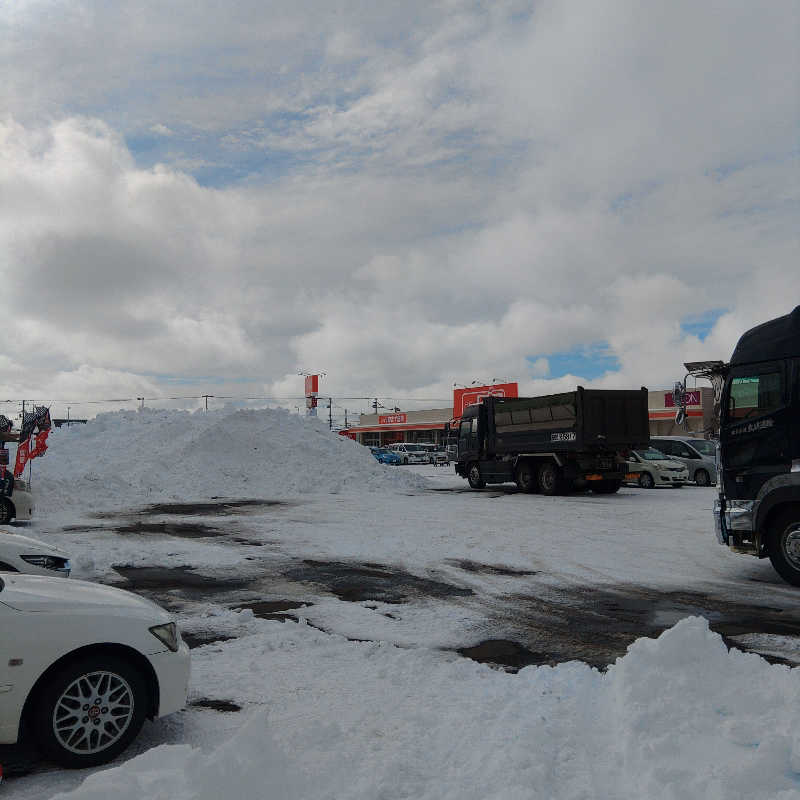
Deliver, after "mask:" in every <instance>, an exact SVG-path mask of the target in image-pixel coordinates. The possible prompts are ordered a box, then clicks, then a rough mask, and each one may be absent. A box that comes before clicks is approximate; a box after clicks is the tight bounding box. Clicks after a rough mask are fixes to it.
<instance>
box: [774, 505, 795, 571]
mask: <svg viewBox="0 0 800 800" xmlns="http://www.w3.org/2000/svg"><path fill="white" fill-rule="evenodd" d="M767 550H768V552H769V560H770V561H771V562H772V566H773V567H775V571H776V572H777V573H778V574H779V575H780V576H781V578H783V579H784V580H785V581H786V582H787V583H790V584H792V586H800V505H793V506H789V507H788V508H787V509H785V510H784V511H781V512H780V513H779V514H778V515H777V517H775V519H774V520H773V521H772V522H771V523H770V526H769V541H768V542H767Z"/></svg>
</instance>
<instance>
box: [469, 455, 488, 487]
mask: <svg viewBox="0 0 800 800" xmlns="http://www.w3.org/2000/svg"><path fill="white" fill-rule="evenodd" d="M467 480H468V481H469V485H470V486H471V487H472V488H473V489H483V487H484V486H486V481H485V480H484V479H483V478H481V468H480V467H479V466H478V464H477V463H476V462H475V461H473V462H472V463H471V464H470V465H469V467H468V468H467Z"/></svg>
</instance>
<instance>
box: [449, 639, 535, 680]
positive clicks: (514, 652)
mask: <svg viewBox="0 0 800 800" xmlns="http://www.w3.org/2000/svg"><path fill="white" fill-rule="evenodd" d="M456 652H457V653H458V654H459V655H462V656H464V657H465V658H470V659H472V660H473V661H477V662H479V663H481V664H491V665H493V666H499V667H503V668H505V669H506V670H508V671H509V672H517V671H518V670H520V669H522V668H523V667H528V666H531V665H532V664H546V663H548V657H547V655H546V654H544V653H534V652H532V651H531V650H528V648H527V647H523V646H522V645H521V644H519V643H518V642H512V641H511V640H510V639H487V640H486V641H483V642H479V643H478V644H476V645H474V646H473V647H462V648H460V649H459V650H456Z"/></svg>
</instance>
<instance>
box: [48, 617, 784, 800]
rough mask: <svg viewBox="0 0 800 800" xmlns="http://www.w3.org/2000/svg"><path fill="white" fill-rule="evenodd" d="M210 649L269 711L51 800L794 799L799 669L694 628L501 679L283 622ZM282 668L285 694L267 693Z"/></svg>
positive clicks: (440, 658) (427, 655) (459, 663)
mask: <svg viewBox="0 0 800 800" xmlns="http://www.w3.org/2000/svg"><path fill="white" fill-rule="evenodd" d="M209 649H211V648H209ZM213 649H214V650H215V651H216V652H215V653H214V659H213V662H210V664H212V663H213V665H214V669H216V670H220V669H221V668H222V667H223V666H225V665H227V666H233V665H234V664H235V665H238V670H239V673H240V674H239V678H237V683H241V682H243V683H245V684H249V683H251V682H253V683H255V682H258V681H260V682H261V689H262V694H263V695H264V698H265V700H267V701H268V700H269V699H270V698H272V702H271V703H270V702H266V705H267V708H268V711H266V712H265V711H260V712H255V713H253V716H252V717H251V718H250V719H249V720H248V721H247V722H246V723H245V724H244V725H243V726H242V728H241V729H240V730H239V731H238V733H236V734H234V736H233V737H232V738H231V739H230V740H228V741H227V742H226V743H224V744H222V745H221V746H219V747H218V748H217V749H216V750H214V751H213V752H211V753H210V754H207V755H206V754H203V753H201V751H199V750H198V749H195V748H191V747H188V746H183V745H181V746H160V747H156V748H154V749H152V750H150V751H149V752H147V753H145V754H143V755H141V756H139V757H137V758H134V759H132V760H130V761H129V762H127V763H125V764H123V765H121V766H119V767H116V768H114V769H110V770H107V771H105V772H101V773H97V774H95V775H92V776H91V777H89V778H87V780H86V781H85V782H84V784H83V785H82V786H81V787H79V788H78V789H76V790H75V791H73V792H71V793H69V794H62V795H58V797H59V798H61V799H62V800H67V798H69V800H105V799H106V798H108V797H112V796H113V797H115V798H116V800H140V798H142V797H147V798H149V799H150V800H158V799H159V798H164V800H166V798H170V799H171V800H190V799H191V800H218V798H220V797H230V798H237V799H238V798H242V800H244V799H245V798H246V799H248V800H250V799H251V798H252V800H256V799H257V798H258V799H261V798H263V800H323V798H326V799H327V800H333V798H337V800H344V799H345V798H348V799H352V800H375V798H381V797H386V798H389V797H409V798H411V797H413V798H415V800H451V799H452V800H522V798H540V797H541V798H555V799H556V800H578V798H581V799H582V800H589V799H590V798H619V799H620V800H622V799H623V798H631V799H632V800H633V799H634V798H635V799H636V800H640V798H656V797H657V798H660V799H666V800H686V799H687V798H703V799H704V800H714V799H715V798H719V800H722V799H723V798H725V800H733V798H748V800H750V799H751V798H753V797H758V798H760V799H763V798H781V800H790V798H799V797H800V735H799V734H798V733H797V732H798V731H800V708H798V703H797V699H798V697H799V696H800V671H798V670H790V669H789V668H787V667H783V666H771V665H769V664H767V663H766V662H765V661H764V660H763V659H761V658H760V657H758V656H755V655H752V654H744V653H741V652H739V651H736V650H731V651H728V649H727V648H726V646H725V644H724V643H723V642H722V639H721V638H720V637H719V636H718V635H717V634H715V633H712V632H711V631H710V630H709V628H708V623H707V622H706V621H705V620H704V619H701V618H697V617H694V618H687V619H685V620H682V621H681V622H679V623H678V624H677V625H676V626H675V627H674V628H672V629H669V630H667V631H666V632H664V633H663V634H662V635H661V636H660V637H659V638H658V639H639V640H637V641H636V642H635V643H634V644H633V645H631V647H630V648H629V650H628V653H627V655H625V656H624V657H623V658H620V659H618V660H617V662H616V663H615V664H613V665H612V666H611V667H609V669H608V671H607V672H605V673H600V672H598V671H597V670H595V669H592V668H590V667H588V666H587V665H585V664H582V663H579V662H569V663H565V664H560V665H558V666H556V667H538V668H536V667H528V668H526V669H524V670H522V671H520V672H519V673H518V674H517V675H509V674H506V673H503V672H497V671H493V670H491V669H489V668H487V667H484V666H481V665H478V664H474V663H472V662H468V661H464V660H460V659H459V660H453V659H449V658H448V657H446V656H445V655H443V654H435V653H432V652H430V651H424V650H400V649H397V648H394V647H390V646H388V645H379V644H362V645H358V646H357V647H354V645H353V643H348V642H344V641H343V640H342V639H341V637H330V636H324V635H322V634H319V633H318V632H316V631H313V630H312V629H310V628H308V627H305V626H303V625H296V624H286V625H285V626H281V625H279V624H277V623H274V624H272V626H271V628H270V632H269V633H265V634H258V635H254V636H250V637H246V638H243V639H240V640H237V641H236V642H230V643H226V644H225V645H223V646H221V647H220V646H215V647H214V648H213ZM355 651H358V652H355ZM197 655H198V656H201V655H202V649H201V651H198V652H197ZM320 659H322V661H323V663H324V664H325V670H326V674H327V688H326V691H325V692H323V693H319V692H315V696H314V700H313V702H312V703H311V705H310V706H309V705H308V699H309V698H307V697H306V698H305V701H306V704H305V705H303V704H302V700H303V699H304V698H303V694H304V693H305V691H306V690H307V688H308V687H305V686H303V685H302V682H303V680H304V676H305V673H304V672H303V667H302V666H301V665H303V664H304V663H308V664H310V665H313V664H319V663H320ZM420 661H425V662H426V663H425V665H424V666H423V665H422V664H421V663H420ZM210 664H209V666H210ZM242 665H245V666H248V665H249V668H248V669H244V670H242ZM292 665H293V666H292ZM198 667H199V668H200V671H201V672H203V671H204V670H205V665H204V661H203V659H202V658H200V663H199V664H198ZM421 668H422V670H423V671H424V674H425V675H426V678H425V681H424V682H420V680H419V676H420V674H423V673H422V672H421V671H420V670H421ZM292 670H294V671H295V673H297V674H296V675H292V677H291V680H293V681H295V687H294V689H295V690H294V691H293V692H288V691H285V689H284V690H282V691H280V694H279V695H275V696H271V695H270V692H272V691H273V689H272V687H271V683H272V682H273V681H274V680H275V677H276V676H281V678H280V680H285V679H286V676H287V673H289V674H291V671H292ZM221 679H224V677H223V678H221ZM229 685H230V682H229ZM253 689H254V686H250V687H248V688H247V689H246V690H245V689H243V691H247V692H248V694H250V695H251V697H252V695H253ZM298 701H301V702H298Z"/></svg>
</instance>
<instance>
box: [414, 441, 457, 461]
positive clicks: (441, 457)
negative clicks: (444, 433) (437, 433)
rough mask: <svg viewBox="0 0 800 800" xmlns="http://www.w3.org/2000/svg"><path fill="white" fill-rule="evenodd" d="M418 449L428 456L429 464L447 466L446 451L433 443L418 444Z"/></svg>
mask: <svg viewBox="0 0 800 800" xmlns="http://www.w3.org/2000/svg"><path fill="white" fill-rule="evenodd" d="M417 446H418V447H421V448H422V449H423V451H424V452H425V453H427V455H428V463H429V464H449V463H450V459H449V458H448V456H447V451H446V450H445V449H444V447H442V446H441V445H438V444H434V443H433V442H418V443H417Z"/></svg>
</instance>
